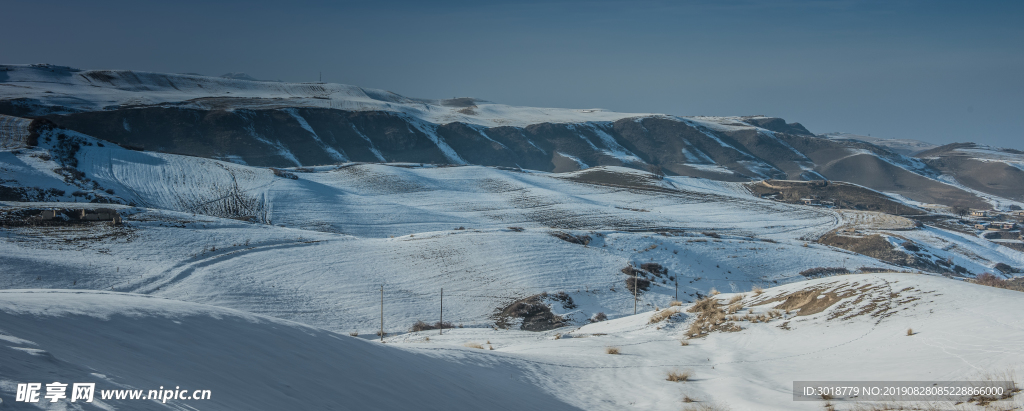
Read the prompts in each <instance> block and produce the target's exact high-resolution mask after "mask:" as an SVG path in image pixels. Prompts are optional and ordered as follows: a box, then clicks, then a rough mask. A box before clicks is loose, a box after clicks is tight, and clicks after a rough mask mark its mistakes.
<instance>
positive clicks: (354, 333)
mask: <svg viewBox="0 0 1024 411" xmlns="http://www.w3.org/2000/svg"><path fill="white" fill-rule="evenodd" d="M348 335H349V337H358V336H359V332H356V331H353V332H350V333H348Z"/></svg>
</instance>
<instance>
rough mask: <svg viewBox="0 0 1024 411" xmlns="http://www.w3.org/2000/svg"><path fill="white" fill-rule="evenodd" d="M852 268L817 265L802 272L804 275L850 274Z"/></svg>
mask: <svg viewBox="0 0 1024 411" xmlns="http://www.w3.org/2000/svg"><path fill="white" fill-rule="evenodd" d="M849 273H850V270H847V269H846V268H844V267H815V268H808V269H806V270H803V271H801V272H800V275H802V276H804V277H821V276H826V275H838V274H849Z"/></svg>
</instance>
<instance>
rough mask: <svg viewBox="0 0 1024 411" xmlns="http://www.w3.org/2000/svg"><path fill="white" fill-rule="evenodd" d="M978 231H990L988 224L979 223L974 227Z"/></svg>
mask: <svg viewBox="0 0 1024 411" xmlns="http://www.w3.org/2000/svg"><path fill="white" fill-rule="evenodd" d="M974 229H976V230H988V223H977V224H975V225H974Z"/></svg>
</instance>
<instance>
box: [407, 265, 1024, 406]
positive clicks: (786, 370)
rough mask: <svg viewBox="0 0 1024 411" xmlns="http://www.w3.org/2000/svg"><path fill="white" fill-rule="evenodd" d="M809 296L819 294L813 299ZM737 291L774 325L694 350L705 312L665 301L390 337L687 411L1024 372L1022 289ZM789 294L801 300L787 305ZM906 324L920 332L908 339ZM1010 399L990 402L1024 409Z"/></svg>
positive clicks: (570, 393)
mask: <svg viewBox="0 0 1024 411" xmlns="http://www.w3.org/2000/svg"><path fill="white" fill-rule="evenodd" d="M807 295H810V296H811V301H814V298H815V297H817V298H818V299H819V300H820V301H818V302H817V303H813V304H805V303H806V302H807V301H808V300H807V298H805V297H806V296H807ZM737 296H742V297H743V299H742V300H740V303H739V304H740V305H742V306H743V308H741V309H740V310H739V311H737V313H736V315H738V316H740V317H745V316H747V315H748V314H749V315H753V316H758V315H766V314H767V313H768V312H769V311H771V310H773V309H774V308H775V307H782V309H780V310H778V316H777V317H772V318H771V319H769V320H767V321H763V320H759V321H758V322H756V323H754V322H749V321H744V320H736V321H733V320H730V321H731V322H733V323H735V324H738V325H739V326H740V327H741V328H742V330H739V331H735V332H720V331H715V332H712V333H710V334H707V335H705V336H703V337H700V338H693V339H688V340H686V342H687V343H688V345H686V346H681V345H680V340H683V339H685V338H686V337H685V335H686V334H687V332H688V331H687V330H688V329H689V325H690V324H692V323H693V321H694V320H695V317H696V316H697V315H696V314H695V313H689V312H687V310H688V308H689V306H682V307H673V308H671V309H670V310H672V311H678V312H680V313H679V314H675V315H674V316H673V317H672V318H671V319H669V320H665V321H662V322H655V323H651V321H650V319H651V318H652V316H653V314H654V313H652V312H646V313H643V314H639V315H637V316H629V317H626V318H621V319H616V320H609V321H607V322H599V323H594V324H589V325H586V326H583V327H579V328H575V329H572V330H565V329H563V330H557V331H550V332H548V333H546V335H544V336H537V335H536V334H531V333H524V332H514V331H492V330H453V331H450V332H446V335H445V336H443V337H439V336H437V335H431V334H429V333H417V334H409V335H403V336H397V337H393V338H392V339H390V340H389V341H392V342H395V343H402V345H407V346H410V347H418V348H419V347H422V349H425V350H437V351H443V350H446V349H447V348H446V345H449V346H450V345H461V344H462V343H464V342H477V343H483V342H484V341H485V340H486V341H488V342H489V343H490V346H493V347H494V348H495V352H496V353H498V354H506V353H507V354H509V355H515V356H517V357H520V358H522V361H523V362H525V363H529V364H532V365H533V366H534V367H536V368H537V372H538V374H540V375H542V376H543V377H542V378H543V381H544V382H545V384H546V385H547V386H551V387H557V388H556V391H555V394H556V395H558V396H559V397H561V398H566V399H567V400H568V401H570V402H571V403H573V404H578V405H579V406H580V407H581V408H584V409H591V410H617V409H633V408H635V409H647V410H679V409H687V408H684V404H683V403H682V402H683V400H684V399H685V398H686V397H689V398H691V399H693V400H696V401H698V403H696V404H716V405H717V406H719V407H720V408H713V409H731V410H821V409H823V404H824V402H823V401H810V402H796V401H793V394H792V389H793V381H929V380H930V381H963V380H985V379H995V380H999V379H1003V378H1005V377H1007V376H1010V375H1016V376H1017V381H1018V386H1019V383H1020V380H1019V376H1020V375H1021V372H1022V371H1024V351H1022V350H1020V348H1019V342H1020V341H1021V340H1022V339H1024V327H1021V325H1020V321H1019V320H1018V318H1019V312H1020V310H1021V309H1024V300H1022V299H1021V298H1020V294H1019V293H1018V292H1014V291H1008V290H1000V289H994V288H990V287H984V286H979V285H973V284H965V283H960V282H956V281H952V280H949V279H944V278H941V277H933V276H924V275H912V274H863V275H849V276H838V277H831V278H825V279H818V280H811V281H806V282H801V283H794V284H789V285H785V286H780V287H776V288H772V289H768V290H766V292H764V293H763V294H756V293H752V292H747V293H741V294H731V293H724V294H720V295H718V296H716V297H717V298H718V299H719V300H720V301H721V302H722V304H723V308H724V306H725V305H728V303H727V302H728V301H730V300H732V299H733V298H735V297H737ZM791 296H796V297H794V298H792V299H791V300H792V301H789V300H790V298H789V297H791ZM818 296H820V297H818ZM794 301H799V302H801V304H794ZM980 301H983V302H984V303H983V304H979V302H980ZM787 304H788V305H787ZM787 309H788V312H785V311H786V310H787ZM752 313H753V314H752ZM908 329H912V333H913V335H909V336H908V335H907V330H908ZM556 333H557V334H558V336H559V337H560V338H556V337H555V335H556ZM425 337H429V338H430V340H429V341H425V340H424V338H425ZM485 345H486V344H485ZM607 347H617V348H619V352H620V354H619V355H609V354H607V353H606V348H607ZM671 371H689V372H690V373H691V377H690V379H689V380H688V381H686V382H673V381H667V380H666V376H667V374H668V373H669V372H671ZM1015 401H1016V402H1014V401H1006V402H997V403H994V404H993V407H994V408H989V409H999V410H1008V409H1015V408H1012V407H1013V406H1014V405H1013V404H1016V405H1015V406H1017V407H1019V406H1021V402H1020V400H1019V399H1017V400H1015ZM869 404H870V405H875V406H894V407H895V406H897V405H903V406H904V407H914V406H918V407H919V406H922V404H915V403H900V404H886V403H861V404H855V403H853V402H851V401H833V405H834V406H835V407H836V409H841V410H850V409H856V408H854V407H855V406H856V405H860V406H867V405H869ZM691 405H694V404H691ZM934 405H935V406H937V407H938V408H923V409H958V410H961V409H962V410H975V409H982V407H974V406H971V405H969V404H961V405H959V407H960V408H957V406H954V405H953V404H949V403H943V404H934ZM691 409H701V408H691ZM893 409H900V408H893ZM903 409H922V408H903Z"/></svg>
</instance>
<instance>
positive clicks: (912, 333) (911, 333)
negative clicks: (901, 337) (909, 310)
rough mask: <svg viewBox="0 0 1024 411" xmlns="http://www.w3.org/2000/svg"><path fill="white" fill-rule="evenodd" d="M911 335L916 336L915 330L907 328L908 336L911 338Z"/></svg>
mask: <svg viewBox="0 0 1024 411" xmlns="http://www.w3.org/2000/svg"><path fill="white" fill-rule="evenodd" d="M911 335H914V329H913V328H907V336H911Z"/></svg>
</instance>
